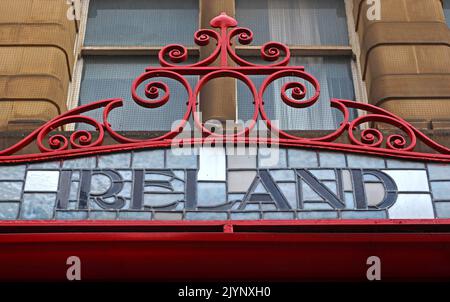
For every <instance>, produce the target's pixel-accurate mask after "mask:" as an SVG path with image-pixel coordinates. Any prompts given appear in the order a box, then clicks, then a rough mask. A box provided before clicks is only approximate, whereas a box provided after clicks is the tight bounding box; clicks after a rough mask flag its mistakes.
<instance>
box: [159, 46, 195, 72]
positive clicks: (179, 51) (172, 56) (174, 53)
mask: <svg viewBox="0 0 450 302" xmlns="http://www.w3.org/2000/svg"><path fill="white" fill-rule="evenodd" d="M166 56H168V57H169V60H170V61H171V62H172V63H181V62H184V61H186V60H187V57H188V52H187V49H186V47H184V46H183V45H179V44H169V45H167V46H165V47H164V48H162V49H161V50H160V51H159V54H158V58H159V63H160V64H161V66H166V67H167V66H172V64H171V63H169V62H167V61H166V59H165V57H166Z"/></svg>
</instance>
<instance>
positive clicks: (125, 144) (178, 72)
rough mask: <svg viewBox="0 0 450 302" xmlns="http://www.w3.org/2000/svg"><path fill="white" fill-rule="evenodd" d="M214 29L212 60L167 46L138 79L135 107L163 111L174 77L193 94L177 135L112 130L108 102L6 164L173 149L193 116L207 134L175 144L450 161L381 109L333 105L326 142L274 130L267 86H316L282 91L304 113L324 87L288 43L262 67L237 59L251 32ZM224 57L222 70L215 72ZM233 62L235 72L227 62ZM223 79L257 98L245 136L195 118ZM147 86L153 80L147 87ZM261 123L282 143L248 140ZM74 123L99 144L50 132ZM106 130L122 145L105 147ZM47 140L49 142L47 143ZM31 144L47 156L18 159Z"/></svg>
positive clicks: (275, 46)
mask: <svg viewBox="0 0 450 302" xmlns="http://www.w3.org/2000/svg"><path fill="white" fill-rule="evenodd" d="M210 24H211V26H212V27H214V28H218V29H219V30H218V31H215V30H211V29H201V30H199V31H197V32H196V33H195V34H194V41H195V43H196V44H198V45H199V46H205V45H207V44H209V43H212V42H211V40H215V42H214V43H215V44H216V47H215V49H214V50H213V51H212V53H211V54H210V56H208V57H207V58H205V59H203V60H201V61H199V62H197V63H195V64H191V65H179V64H178V63H180V62H183V61H186V59H187V57H188V52H187V49H186V48H185V47H184V46H182V45H177V44H171V45H167V46H166V47H164V48H163V49H162V50H161V51H160V52H159V62H160V65H161V67H148V68H146V72H145V73H143V74H141V75H140V76H139V77H138V78H137V79H135V80H134V82H133V84H132V87H131V93H132V97H133V99H134V101H136V102H137V103H138V104H139V105H141V106H143V107H146V108H157V107H160V106H163V105H164V104H166V103H167V102H169V99H170V89H169V87H168V85H167V84H165V83H163V82H160V81H151V79H153V78H157V77H166V78H170V79H173V80H175V81H177V82H179V83H180V84H181V85H182V86H183V87H184V88H185V89H186V92H187V95H188V99H187V102H186V104H187V107H186V112H185V114H184V116H183V119H182V121H181V122H180V124H179V125H178V127H176V128H175V129H173V130H171V131H169V132H167V133H165V134H164V135H161V136H159V137H155V138H148V139H142V140H137V139H131V138H127V137H125V136H123V135H121V134H119V133H118V132H116V131H115V130H113V129H112V126H111V124H110V123H109V121H108V116H109V113H110V112H111V111H112V110H113V109H115V108H118V107H121V106H122V102H123V101H122V100H121V99H107V100H102V101H98V102H94V103H91V104H88V105H84V106H80V107H77V108H75V109H73V110H70V111H68V112H66V113H64V114H61V115H59V116H57V117H55V118H53V119H52V120H50V121H49V122H48V123H46V124H45V125H43V126H41V127H39V128H38V129H36V130H35V131H33V132H32V133H31V134H30V135H28V136H27V137H25V138H24V139H23V140H22V141H20V142H18V143H17V144H15V145H13V146H11V147H9V148H7V149H5V150H2V151H0V163H14V162H25V161H37V160H45V159H57V158H67V157H76V156H83V155H92V154H100V153H108V152H117V151H124V150H133V149H143V148H163V147H169V146H171V145H172V144H174V138H175V137H176V136H177V135H178V134H179V133H180V132H181V131H182V130H183V129H184V127H185V125H186V123H187V121H188V119H189V118H190V117H191V114H192V115H193V118H194V121H195V126H196V127H198V129H200V130H201V132H202V137H201V138H187V139H177V140H176V143H177V145H180V144H182V145H199V144H202V143H203V142H204V141H205V140H206V139H208V142H209V143H211V142H212V141H214V139H217V140H223V141H227V142H232V143H245V144H258V143H266V144H267V143H271V144H279V145H281V146H285V147H299V148H314V149H329V150H337V151H346V152H356V153H364V154H373V155H381V156H391V157H399V158H407V159H418V160H431V161H440V162H450V149H449V148H447V147H445V146H442V145H440V144H438V143H436V142H435V141H433V140H432V139H430V138H428V137H427V136H426V135H425V134H424V133H422V132H421V131H419V130H418V129H416V128H415V127H413V126H412V125H411V124H409V123H408V122H406V121H405V120H403V119H401V118H400V117H398V116H396V115H394V114H392V113H390V112H388V111H386V110H383V109H381V108H379V107H376V106H372V105H369V104H363V103H357V102H353V101H349V100H341V99H332V100H331V106H332V107H333V108H335V109H337V110H339V111H341V113H342V114H343V122H342V123H341V124H340V126H339V127H338V129H336V130H335V131H333V132H332V133H330V134H327V135H325V136H322V137H316V138H303V137H298V136H295V135H292V134H290V133H287V132H286V131H283V130H281V129H278V128H276V127H275V126H274V125H272V123H271V121H270V119H269V118H268V116H267V114H266V112H265V109H264V100H263V95H264V92H265V90H266V88H267V87H268V86H269V85H270V84H271V83H272V82H273V81H275V80H277V79H279V78H282V77H288V76H289V77H291V76H293V77H297V78H300V79H303V80H304V81H306V82H308V83H310V84H311V85H312V87H314V89H315V92H314V94H313V96H312V97H310V98H309V99H307V100H304V99H305V97H306V86H305V85H304V84H303V83H300V82H289V83H287V84H285V85H284V86H283V87H282V91H281V95H280V97H281V100H282V101H283V102H284V103H285V104H287V105H288V106H291V107H294V108H299V110H301V108H305V107H309V106H312V105H313V104H314V103H315V102H316V101H317V100H318V98H319V95H320V85H319V83H318V81H317V80H316V79H315V78H314V77H313V76H312V75H310V74H308V73H307V72H305V70H304V67H303V66H287V65H288V63H289V60H290V51H289V48H288V47H287V46H285V45H284V44H281V43H277V42H268V43H266V44H264V45H263V46H262V47H261V58H262V59H263V60H265V61H269V62H272V63H270V64H269V65H257V64H254V63H251V62H248V61H247V60H244V59H243V58H241V57H239V56H238V55H237V54H236V52H235V50H234V49H233V47H232V45H233V43H235V40H236V39H237V40H238V41H239V43H241V44H249V43H251V41H252V37H253V33H252V32H251V30H249V29H247V28H241V27H237V21H236V20H235V19H233V18H231V17H229V16H227V15H226V14H224V13H222V14H221V15H220V16H217V17H215V18H214V19H212V20H211V22H210ZM219 57H220V60H219V62H220V63H219V65H218V66H211V64H212V63H213V62H215V61H216V60H217V59H219ZM229 59H231V60H232V61H233V62H234V63H235V65H237V66H232V64H229V61H228V60H229ZM188 75H196V76H200V77H201V78H200V81H199V82H198V83H197V85H196V87H195V88H194V89H192V87H191V86H190V84H189V82H188V81H187V80H186V78H185V76H188ZM250 75H266V76H267V77H266V79H265V80H264V82H263V84H262V85H261V87H260V88H259V90H258V89H257V88H256V86H255V84H254V83H253V82H252V81H251V79H250V77H249V76H250ZM220 77H231V78H235V79H237V80H240V81H242V82H244V84H246V86H247V87H248V88H249V90H250V92H251V93H252V95H253V101H254V114H253V119H252V121H251V123H250V124H249V125H247V127H245V128H244V129H243V130H242V131H240V132H239V133H234V134H232V135H227V134H224V135H219V134H217V133H212V132H211V131H210V130H209V129H207V127H205V125H204V123H203V122H202V121H201V120H200V117H199V114H198V112H197V105H198V104H197V102H196V100H197V96H198V94H199V93H200V91H201V89H202V87H203V86H204V85H205V84H206V83H207V82H209V81H210V80H212V79H215V78H220ZM149 80H150V82H148V81H149ZM143 83H146V84H145V87H144V92H145V96H146V98H147V99H145V98H142V97H140V96H139V95H138V93H137V91H138V88H139V86H141V84H143ZM289 92H290V93H289ZM99 108H102V109H103V121H98V120H96V119H93V118H91V117H87V116H84V115H82V114H83V113H86V112H88V111H91V110H95V109H99ZM351 108H353V109H360V110H362V111H365V112H367V114H365V115H363V116H359V117H358V118H356V119H354V120H352V121H350V114H349V109H351ZM258 117H260V118H261V119H262V120H264V121H265V122H266V124H267V125H268V128H269V129H271V131H273V132H274V133H275V134H276V137H277V139H276V140H273V139H271V138H261V137H258V138H252V137H248V135H247V134H248V133H249V132H250V131H251V130H252V128H253V127H254V126H255V124H256V120H257V118H258ZM366 122H369V123H373V122H379V123H387V124H390V125H391V126H393V127H394V128H395V129H397V130H399V133H398V134H394V135H390V136H388V137H384V136H383V134H382V132H381V131H379V130H377V129H376V128H369V129H365V130H363V131H361V132H360V133H359V134H356V133H355V132H356V130H357V129H358V126H359V125H360V124H362V123H366ZM70 123H87V124H89V125H91V126H93V127H95V129H96V131H95V132H94V134H95V136H96V139H94V137H93V135H92V133H91V132H88V131H85V130H77V131H75V132H73V133H72V134H71V135H70V137H69V138H67V137H65V136H63V135H61V134H53V135H52V134H51V133H52V131H55V130H57V129H60V127H61V126H63V125H66V124H70ZM105 132H107V133H108V134H109V135H110V136H111V137H112V138H113V139H115V140H116V141H117V142H118V143H119V144H113V145H105V144H104V137H105ZM345 133H347V135H348V137H349V140H350V143H348V144H344V143H337V142H336V139H337V138H339V137H341V136H343V135H345ZM47 136H49V138H48V139H47V142H45V138H46V137H47ZM33 141H36V144H37V146H38V148H39V150H40V151H41V153H39V154H17V153H18V152H19V151H21V150H23V149H24V148H25V147H26V146H28V145H30V144H31V143H32V142H33ZM418 141H421V142H422V143H424V144H425V145H427V146H428V147H430V148H431V149H432V150H433V151H434V152H435V153H422V152H417V151H415V148H416V146H417V142H418Z"/></svg>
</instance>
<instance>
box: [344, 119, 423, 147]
mask: <svg viewBox="0 0 450 302" xmlns="http://www.w3.org/2000/svg"><path fill="white" fill-rule="evenodd" d="M366 122H369V123H370V122H378V123H387V124H390V125H393V126H395V127H397V128H398V129H400V130H402V131H403V132H404V133H405V134H406V136H407V137H408V138H409V144H407V142H408V141H407V139H406V138H405V136H404V135H401V134H392V135H390V136H388V137H387V138H386V148H388V149H392V150H403V151H411V150H413V149H414V147H415V146H416V140H417V139H416V135H415V134H414V131H413V129H411V127H410V126H409V125H408V124H407V123H404V122H402V121H401V120H397V119H394V118H392V117H389V116H384V115H380V114H368V115H365V116H361V117H358V118H356V119H354V120H353V121H352V122H351V123H350V124H349V129H348V134H349V138H350V141H351V142H352V144H355V145H359V146H367V147H381V145H382V143H383V141H384V136H383V134H382V133H381V131H379V130H378V129H374V128H368V129H364V130H363V131H361V134H360V138H361V140H358V139H357V138H356V136H355V133H354V131H355V130H356V129H358V126H359V125H360V124H363V123H366Z"/></svg>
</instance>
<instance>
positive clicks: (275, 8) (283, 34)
mask: <svg viewBox="0 0 450 302" xmlns="http://www.w3.org/2000/svg"><path fill="white" fill-rule="evenodd" d="M236 17H237V20H238V22H239V25H240V26H243V27H249V28H250V29H251V30H252V31H253V33H254V37H253V38H254V39H253V44H255V45H261V44H264V43H265V42H268V41H271V40H275V41H279V42H282V43H286V44H288V45H293V44H296V45H348V44H349V41H348V30H347V20H346V15H345V5H344V0H236Z"/></svg>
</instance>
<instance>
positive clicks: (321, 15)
mask: <svg viewBox="0 0 450 302" xmlns="http://www.w3.org/2000/svg"><path fill="white" fill-rule="evenodd" d="M236 17H237V20H238V21H239V22H240V25H241V26H244V27H249V28H251V29H252V30H253V34H254V40H253V45H262V44H264V43H266V42H267V41H280V42H282V43H285V44H287V45H288V46H289V47H290V48H291V50H292V53H293V57H292V59H291V63H290V64H291V65H302V66H305V69H306V71H307V72H309V73H310V74H312V75H314V76H315V77H316V78H317V79H318V81H319V83H320V85H321V96H320V98H319V101H318V102H317V103H316V104H315V105H314V106H312V107H310V108H303V109H296V108H292V107H290V106H288V105H286V104H285V103H283V102H281V101H279V97H278V96H279V95H280V91H281V87H282V86H283V84H285V83H287V82H290V81H295V80H298V79H296V78H283V79H279V80H277V81H275V82H274V83H273V85H271V87H270V89H269V90H267V91H266V94H265V95H264V99H265V100H266V101H265V105H264V108H265V111H266V114H267V115H268V117H269V118H270V119H271V120H277V121H278V123H279V127H280V129H282V130H329V129H335V128H336V126H338V125H339V122H340V120H341V118H342V117H341V113H340V112H338V110H334V109H332V108H330V99H331V98H332V97H335V98H343V99H349V100H353V99H355V93H354V87H353V80H352V72H351V60H352V49H351V47H350V43H349V35H348V26H347V18H346V14H345V3H344V1H335V0H301V1H298V0H275V1H273V0H262V1H261V0H236ZM337 53H345V54H344V55H336V54H337ZM316 54H322V55H320V56H317V55H316ZM255 55H257V54H255ZM311 55H315V56H311ZM259 81H260V82H262V78H260V79H259ZM300 82H302V81H300ZM307 88H309V89H308V92H309V93H313V92H314V90H313V88H312V87H308V86H307ZM239 91H240V93H239V92H238V101H239V100H240V99H242V96H243V95H244V92H243V91H242V90H239ZM271 100H274V101H273V102H271ZM238 104H239V105H238V116H239V118H240V119H243V120H245V119H246V118H248V117H249V116H250V114H251V112H252V111H251V108H250V107H249V106H250V105H251V103H250V102H242V101H241V102H238Z"/></svg>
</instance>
